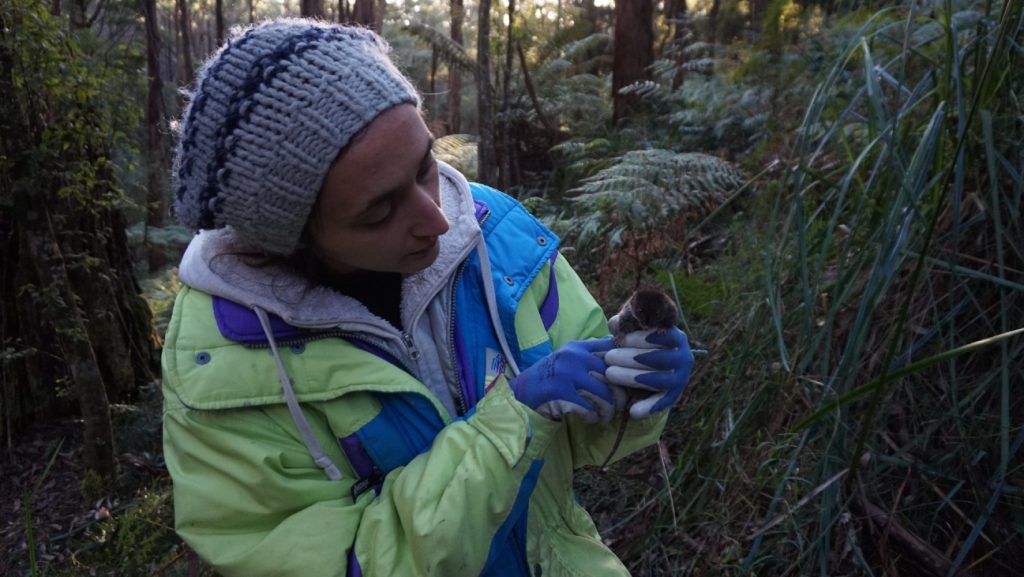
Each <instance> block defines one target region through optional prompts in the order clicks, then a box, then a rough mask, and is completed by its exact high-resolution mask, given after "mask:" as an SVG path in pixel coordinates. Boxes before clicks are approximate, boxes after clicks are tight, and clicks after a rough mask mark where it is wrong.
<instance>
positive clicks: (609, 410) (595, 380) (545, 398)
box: [509, 339, 615, 423]
mask: <svg viewBox="0 0 1024 577" xmlns="http://www.w3.org/2000/svg"><path fill="white" fill-rule="evenodd" d="M613 346H615V344H614V343H613V342H612V341H611V339H594V340H588V341H571V342H568V343H566V344H565V346H563V347H562V348H560V349H558V350H557V351H555V352H553V353H551V354H550V355H548V356H546V357H544V358H543V359H541V360H539V361H537V363H535V364H534V365H533V366H532V367H530V368H528V369H526V370H525V371H523V372H522V373H520V374H519V375H518V376H516V377H514V378H513V379H512V380H511V381H510V382H509V386H511V388H512V393H513V394H514V395H515V396H516V399H518V400H519V402H521V403H523V404H524V405H526V406H528V407H530V408H531V409H533V410H535V411H537V412H538V413H540V414H541V415H543V416H544V417H546V418H548V419H551V420H554V421H560V420H562V417H563V416H565V415H567V414H570V413H575V414H577V415H579V416H580V417H581V418H582V419H583V420H584V421H586V422H588V423H596V422H597V421H598V420H602V421H610V420H611V418H612V415H613V414H614V412H615V408H614V406H613V398H612V393H611V391H609V390H608V385H606V384H605V383H604V382H602V381H601V376H602V374H603V373H604V371H605V368H606V365H605V363H604V361H603V360H601V358H600V357H599V356H597V355H596V354H595V353H599V352H604V351H607V350H609V349H611V348H612V347H613Z"/></svg>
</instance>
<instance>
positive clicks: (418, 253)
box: [409, 237, 437, 258]
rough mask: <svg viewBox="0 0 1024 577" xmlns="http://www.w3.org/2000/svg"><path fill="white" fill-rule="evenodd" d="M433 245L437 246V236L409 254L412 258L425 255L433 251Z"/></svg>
mask: <svg viewBox="0 0 1024 577" xmlns="http://www.w3.org/2000/svg"><path fill="white" fill-rule="evenodd" d="M435 247H437V237H434V239H433V240H431V241H430V243H429V244H428V245H427V246H426V247H425V248H421V249H420V250H417V251H414V252H411V253H409V256H411V257H414V258H415V257H421V256H426V255H427V254H429V253H430V252H431V251H433V250H434V248H435Z"/></svg>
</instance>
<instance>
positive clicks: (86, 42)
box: [0, 0, 144, 207]
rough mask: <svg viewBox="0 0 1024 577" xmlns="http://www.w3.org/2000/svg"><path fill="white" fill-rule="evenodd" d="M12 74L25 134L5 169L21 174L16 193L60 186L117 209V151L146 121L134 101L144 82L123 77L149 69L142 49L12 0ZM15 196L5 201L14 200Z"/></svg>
mask: <svg viewBox="0 0 1024 577" xmlns="http://www.w3.org/2000/svg"><path fill="white" fill-rule="evenodd" d="M0 20H2V22H3V31H2V33H0V43H2V44H3V50H4V51H6V52H7V53H8V54H9V55H10V61H9V69H8V68H7V66H5V70H4V72H5V73H9V74H10V76H9V78H8V79H5V80H7V81H9V82H10V83H11V85H12V87H13V89H14V94H15V95H16V96H17V100H16V101H15V102H10V103H6V106H8V107H10V108H11V112H13V114H14V115H15V116H14V117H13V118H12V120H13V119H19V120H14V121H15V122H17V126H18V127H19V128H20V129H21V130H23V131H24V132H23V133H22V135H21V139H22V141H21V142H20V143H21V144H22V146H19V147H18V148H17V149H14V150H9V151H8V156H7V158H6V159H4V160H5V163H7V164H5V166H4V170H5V171H6V170H10V169H15V167H17V168H16V169H15V175H14V182H13V187H12V189H11V192H10V193H8V192H6V191H5V195H6V194H13V195H17V194H19V193H25V194H33V193H34V191H47V190H50V188H51V184H50V183H52V182H56V183H58V184H57V190H58V192H59V194H60V196H62V197H64V198H73V199H75V200H77V201H78V202H80V203H83V204H89V205H94V206H97V207H99V206H110V205H111V204H113V203H116V202H119V201H121V200H122V198H123V197H122V195H121V194H120V191H119V188H118V186H117V182H116V180H115V167H114V165H113V163H112V160H111V159H110V157H109V151H112V150H114V149H115V148H116V147H117V146H125V145H126V143H127V142H128V140H127V138H126V134H125V132H124V131H125V129H126V128H128V127H134V126H136V125H137V124H138V121H139V118H140V117H141V116H140V110H139V108H138V107H137V106H135V103H134V100H133V99H132V97H133V95H134V94H137V93H138V92H137V91H138V89H139V86H140V82H142V81H143V80H144V79H142V78H141V77H139V76H137V75H126V74H124V73H123V72H124V71H125V70H129V69H133V68H134V69H137V68H138V67H139V66H140V65H141V59H140V55H139V53H138V51H137V50H135V49H133V48H132V47H130V46H128V45H125V44H116V43H111V42H109V41H106V40H104V39H103V38H100V37H98V36H96V35H95V33H94V32H92V31H91V30H90V29H88V28H72V27H70V26H69V23H68V22H67V21H66V20H62V19H61V18H58V17H54V16H52V15H51V14H50V13H49V11H48V8H47V6H46V5H45V4H43V3H40V2H30V1H27V0H12V1H11V2H5V3H4V4H3V6H2V7H0ZM13 201H14V199H13V198H12V197H7V198H5V199H3V202H4V204H8V205H10V204H11V203H13Z"/></svg>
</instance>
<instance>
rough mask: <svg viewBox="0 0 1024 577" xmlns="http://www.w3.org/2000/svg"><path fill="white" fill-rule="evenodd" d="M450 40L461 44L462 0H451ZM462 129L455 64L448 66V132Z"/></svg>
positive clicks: (459, 73)
mask: <svg viewBox="0 0 1024 577" xmlns="http://www.w3.org/2000/svg"><path fill="white" fill-rule="evenodd" d="M450 6H451V20H452V22H451V32H450V35H451V37H452V42H455V43H456V44H458V45H459V46H462V42H463V40H462V21H463V19H464V18H465V16H466V8H465V6H464V5H463V2H462V0H451V3H450ZM461 131H462V71H461V70H459V68H458V67H457V66H449V67H448V134H458V133H459V132H461Z"/></svg>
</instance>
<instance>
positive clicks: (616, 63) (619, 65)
mask: <svg viewBox="0 0 1024 577" xmlns="http://www.w3.org/2000/svg"><path fill="white" fill-rule="evenodd" d="M653 17H654V2H653V0H618V1H617V2H616V3H615V40H614V42H615V53H614V56H613V58H614V60H613V64H612V102H613V104H614V113H613V116H612V122H613V123H614V122H618V121H619V120H621V119H622V118H624V117H625V116H627V115H628V114H629V109H630V107H631V106H632V105H633V102H634V101H635V99H634V97H633V96H632V95H626V94H620V93H619V90H620V89H622V88H623V87H625V86H629V85H630V84H633V83H634V82H637V81H638V80H643V79H644V78H646V77H647V67H648V66H650V65H651V63H652V62H654V26H653Z"/></svg>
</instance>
